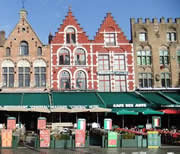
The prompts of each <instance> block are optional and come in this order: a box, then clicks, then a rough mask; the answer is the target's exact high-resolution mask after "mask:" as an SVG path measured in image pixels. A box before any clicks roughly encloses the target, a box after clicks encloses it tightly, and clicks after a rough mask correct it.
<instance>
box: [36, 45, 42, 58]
mask: <svg viewBox="0 0 180 154" xmlns="http://www.w3.org/2000/svg"><path fill="white" fill-rule="evenodd" d="M37 55H38V56H42V48H41V47H38V48H37Z"/></svg>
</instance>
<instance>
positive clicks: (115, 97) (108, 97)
mask: <svg viewBox="0 0 180 154" xmlns="http://www.w3.org/2000/svg"><path fill="white" fill-rule="evenodd" d="M99 95H100V96H101V98H102V99H103V101H104V103H105V104H106V106H107V107H108V108H126V107H127V108H138V107H148V106H152V104H150V103H149V101H146V100H145V99H144V98H143V97H141V96H140V95H137V94H136V93H135V92H122V93H119V92H118V93H117V92H112V93H110V92H102V93H99Z"/></svg>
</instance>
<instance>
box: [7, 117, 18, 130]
mask: <svg viewBox="0 0 180 154" xmlns="http://www.w3.org/2000/svg"><path fill="white" fill-rule="evenodd" d="M7 129H16V118H8V119H7Z"/></svg>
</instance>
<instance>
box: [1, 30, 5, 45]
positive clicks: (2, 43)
mask: <svg viewBox="0 0 180 154" xmlns="http://www.w3.org/2000/svg"><path fill="white" fill-rule="evenodd" d="M5 35H6V33H5V31H0V46H1V47H2V46H3V45H4V42H5V40H6V38H5Z"/></svg>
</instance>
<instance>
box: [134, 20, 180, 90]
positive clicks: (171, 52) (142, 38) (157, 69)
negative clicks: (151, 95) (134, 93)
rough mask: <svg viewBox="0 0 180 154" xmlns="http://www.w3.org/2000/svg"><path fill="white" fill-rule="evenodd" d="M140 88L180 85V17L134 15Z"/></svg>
mask: <svg viewBox="0 0 180 154" xmlns="http://www.w3.org/2000/svg"><path fill="white" fill-rule="evenodd" d="M131 34H132V42H133V47H134V62H135V76H136V77H135V79H136V87H137V88H176V87H179V86H180V19H179V18H176V19H175V21H173V20H172V19H171V18H170V19H168V21H165V19H164V18H161V19H160V21H158V19H156V18H155V19H153V20H152V21H151V20H150V19H145V22H144V21H143V20H142V19H141V18H139V19H138V20H137V21H136V20H135V19H131Z"/></svg>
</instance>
